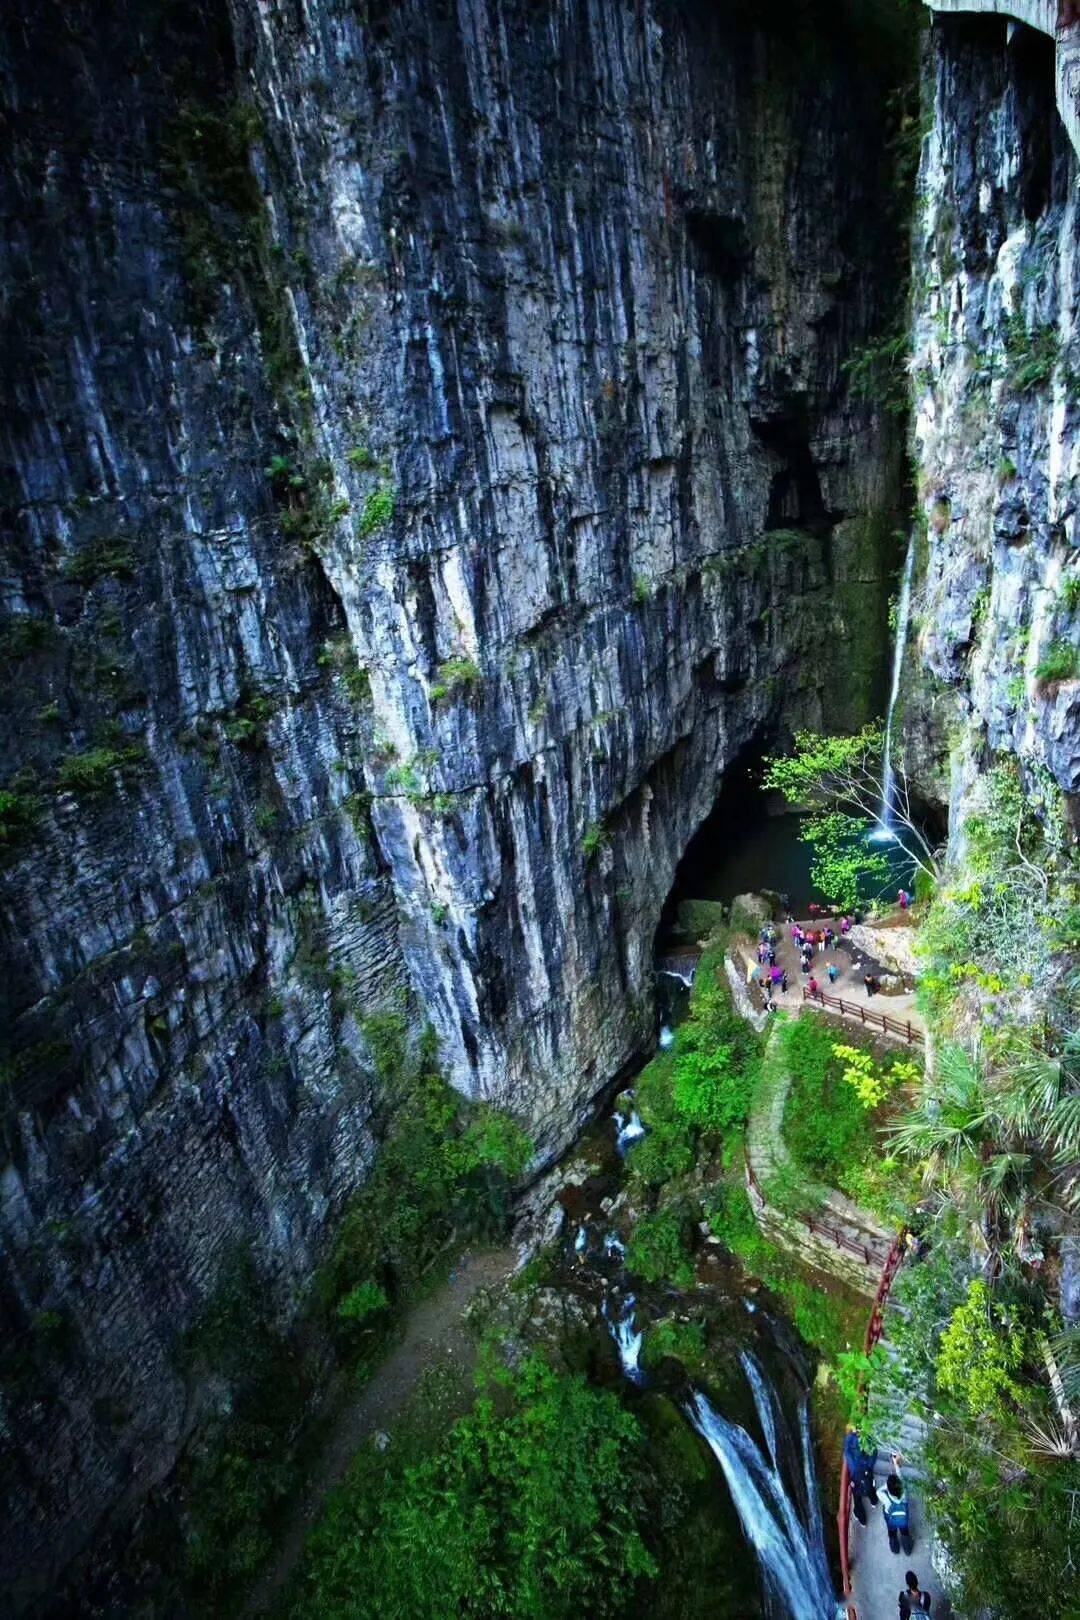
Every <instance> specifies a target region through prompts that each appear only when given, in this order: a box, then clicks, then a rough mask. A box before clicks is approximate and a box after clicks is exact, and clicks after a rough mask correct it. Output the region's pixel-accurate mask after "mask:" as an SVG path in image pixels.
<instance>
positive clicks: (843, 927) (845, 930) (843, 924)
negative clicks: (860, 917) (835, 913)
mask: <svg viewBox="0 0 1080 1620" xmlns="http://www.w3.org/2000/svg"><path fill="white" fill-rule="evenodd" d="M840 932H841V933H842V934H850V933H851V918H850V917H841V919H840Z"/></svg>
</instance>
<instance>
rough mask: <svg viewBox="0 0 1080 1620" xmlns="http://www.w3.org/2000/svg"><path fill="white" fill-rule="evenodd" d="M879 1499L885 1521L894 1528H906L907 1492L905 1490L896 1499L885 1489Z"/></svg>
mask: <svg viewBox="0 0 1080 1620" xmlns="http://www.w3.org/2000/svg"><path fill="white" fill-rule="evenodd" d="M881 1501H882V1508H881V1511H882V1512H883V1513H884V1515H885V1523H886V1524H888V1525H891V1526H892V1528H893V1529H894V1530H906V1529H907V1527H908V1498H907V1492H906V1491H905V1492H904V1494H903V1496H901V1497H900V1499H899V1501H898V1500H897V1499H896V1497H895V1496H890V1495H889V1493H888V1491H886V1492H885V1494H884V1496H883V1497H882V1499H881Z"/></svg>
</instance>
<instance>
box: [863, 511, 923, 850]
mask: <svg viewBox="0 0 1080 1620" xmlns="http://www.w3.org/2000/svg"><path fill="white" fill-rule="evenodd" d="M914 577H915V531H914V530H912V533H911V539H910V540H909V541H908V548H907V556H906V557H905V558H904V575H903V579H902V580H901V582H900V600H899V602H898V603H897V607H896V645H895V646H894V648H893V666H892V686H891V687H890V689H889V707H888V708H887V709H886V711H885V754H884V758H883V760H882V766H881V810H880V812H879V814H878V824H877V827H876V828H875V829H874V832H873V833H872V834H871V837H872V838H873V839H874V840H875V841H876V842H878V843H886V842H892V841H893V840H894V839H895V837H896V833H895V832H894V831H893V800H894V798H895V797H896V772H895V771H894V770H893V762H892V725H893V713H894V711H895V709H896V700H897V698H898V697H899V696H900V676H901V675H902V673H903V669H904V647H905V645H906V644H907V633H908V624H909V622H910V619H911V582H912V580H913V578H914Z"/></svg>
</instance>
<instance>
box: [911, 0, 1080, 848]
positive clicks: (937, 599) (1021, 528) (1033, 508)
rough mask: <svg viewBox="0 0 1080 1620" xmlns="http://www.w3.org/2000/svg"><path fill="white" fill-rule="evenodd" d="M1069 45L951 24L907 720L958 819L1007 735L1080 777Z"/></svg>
mask: <svg viewBox="0 0 1080 1620" xmlns="http://www.w3.org/2000/svg"><path fill="white" fill-rule="evenodd" d="M1053 51H1054V47H1053V42H1052V41H1051V40H1049V39H1046V38H1044V37H1043V36H1042V35H1039V34H1036V33H1035V32H1033V31H1032V30H1029V29H1026V28H1022V27H1016V26H1011V27H1010V26H1009V25H1007V24H1006V22H1005V21H1004V20H1002V19H992V18H974V17H973V18H967V17H941V18H938V19H936V20H935V23H934V27H933V31H932V49H931V60H930V70H929V71H930V81H929V95H930V99H931V104H932V113H933V121H932V125H931V128H930V133H929V136H928V138H927V141H926V144H925V148H924V155H923V167H922V176H921V183H920V199H919V217H918V220H917V224H916V282H915V353H914V360H913V367H914V381H915V391H916V412H917V414H916V451H917V456H918V469H917V477H918V479H919V494H920V497H921V502H920V506H921V510H922V513H923V517H924V522H923V529H924V537H923V538H922V539H921V540H920V543H919V575H918V579H919V585H918V589H917V592H916V596H915V601H914V618H913V627H912V633H913V640H912V644H911V647H910V649H909V662H908V669H907V675H906V682H905V685H906V692H907V697H906V709H905V734H906V738H907V746H908V748H909V751H910V759H911V763H912V764H913V765H914V767H915V769H916V772H917V774H918V776H919V778H920V781H921V783H922V785H923V787H924V789H925V790H926V791H927V793H928V794H929V795H930V796H932V797H934V798H936V799H938V800H939V801H940V802H941V803H942V804H950V805H951V807H952V810H953V812H954V815H953V825H954V827H959V826H960V825H962V820H963V815H962V811H963V806H964V803H965V799H966V796H967V794H968V792H969V791H970V789H971V787H972V786H973V784H974V783H975V781H976V780H977V778H978V775H979V773H980V772H981V771H982V770H984V769H985V768H986V767H987V766H988V765H989V764H990V762H991V761H992V759H993V757H994V756H995V754H998V753H1004V754H1016V755H1018V756H1019V757H1020V759H1021V760H1022V761H1023V763H1024V766H1025V769H1026V770H1027V772H1028V775H1029V777H1030V778H1031V779H1032V780H1036V779H1037V778H1038V776H1039V773H1040V772H1041V771H1046V772H1048V773H1049V775H1050V776H1051V777H1052V778H1053V780H1054V781H1055V782H1056V783H1057V784H1058V786H1059V787H1060V788H1062V789H1063V790H1064V791H1065V792H1066V793H1067V794H1075V793H1076V792H1077V791H1078V790H1080V680H1078V679H1077V676H1078V675H1080V568H1078V555H1077V554H1078V551H1080V530H1078V525H1077V510H1078V506H1080V212H1078V211H1080V176H1078V172H1077V159H1076V154H1075V152H1074V151H1073V148H1072V146H1071V144H1070V142H1069V138H1068V134H1067V131H1066V129H1065V127H1064V125H1063V123H1062V122H1061V119H1060V117H1059V115H1058V113H1057V111H1056V109H1055V103H1054V57H1053Z"/></svg>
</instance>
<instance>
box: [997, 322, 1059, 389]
mask: <svg viewBox="0 0 1080 1620" xmlns="http://www.w3.org/2000/svg"><path fill="white" fill-rule="evenodd" d="M1060 357H1061V338H1060V337H1059V336H1058V332H1057V328H1056V327H1054V326H1051V325H1043V326H1037V327H1035V329H1034V331H1031V332H1029V331H1028V329H1027V323H1026V322H1025V320H1024V316H1023V314H1022V312H1020V311H1019V310H1017V311H1015V312H1014V313H1013V314H1012V315H1010V317H1009V324H1008V329H1007V332H1006V337H1005V358H1006V362H1007V364H1008V372H1007V377H1006V380H1007V382H1008V385H1009V387H1010V388H1011V389H1012V390H1013V392H1014V393H1017V394H1027V393H1030V392H1031V391H1032V389H1034V388H1042V387H1045V385H1046V384H1047V383H1048V382H1050V380H1051V378H1052V377H1053V375H1054V367H1055V366H1056V365H1057V363H1058V360H1059V359H1060Z"/></svg>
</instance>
